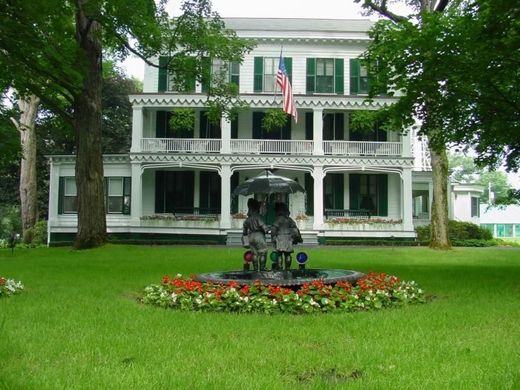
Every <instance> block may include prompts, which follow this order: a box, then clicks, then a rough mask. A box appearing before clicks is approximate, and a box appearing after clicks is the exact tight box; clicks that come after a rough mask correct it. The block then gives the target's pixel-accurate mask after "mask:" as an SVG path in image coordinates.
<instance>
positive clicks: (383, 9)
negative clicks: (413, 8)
mask: <svg viewBox="0 0 520 390" xmlns="http://www.w3.org/2000/svg"><path fill="white" fill-rule="evenodd" d="M386 1H387V0H383V1H382V2H381V5H378V4H375V3H374V2H373V1H371V0H365V2H364V3H363V6H364V7H368V8H370V9H371V10H372V11H375V12H377V13H379V14H380V15H382V16H385V17H387V18H388V19H390V20H392V21H393V22H395V23H400V22H405V21H406V20H407V19H406V18H405V17H404V16H401V15H397V14H394V13H393V12H391V11H390V10H389V9H388V8H387V6H386Z"/></svg>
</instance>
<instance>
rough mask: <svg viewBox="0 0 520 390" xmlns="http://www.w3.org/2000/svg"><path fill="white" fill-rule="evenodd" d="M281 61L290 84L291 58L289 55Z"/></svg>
mask: <svg viewBox="0 0 520 390" xmlns="http://www.w3.org/2000/svg"><path fill="white" fill-rule="evenodd" d="M283 63H284V65H285V70H286V71H287V75H288V76H289V82H290V83H291V84H292V58H291V57H286V58H284V59H283Z"/></svg>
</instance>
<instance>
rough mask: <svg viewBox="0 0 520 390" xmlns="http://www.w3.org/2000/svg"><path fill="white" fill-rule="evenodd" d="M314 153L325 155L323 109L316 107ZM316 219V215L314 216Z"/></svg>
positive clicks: (313, 115) (313, 138) (313, 135)
mask: <svg viewBox="0 0 520 390" xmlns="http://www.w3.org/2000/svg"><path fill="white" fill-rule="evenodd" d="M312 140H313V142H314V143H313V145H314V148H313V151H312V154H315V155H320V156H323V109H322V108H315V109H314V110H313V112H312ZM314 218H315V219H314V220H316V217H314Z"/></svg>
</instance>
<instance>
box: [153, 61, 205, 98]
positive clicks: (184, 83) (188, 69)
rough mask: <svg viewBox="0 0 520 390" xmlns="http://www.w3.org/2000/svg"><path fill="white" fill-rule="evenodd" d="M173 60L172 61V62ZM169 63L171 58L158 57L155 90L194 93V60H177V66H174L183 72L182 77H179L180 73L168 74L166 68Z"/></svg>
mask: <svg viewBox="0 0 520 390" xmlns="http://www.w3.org/2000/svg"><path fill="white" fill-rule="evenodd" d="M175 60H176V59H173V61H175ZM171 61H172V58H170V57H165V56H161V57H159V77H158V85H157V90H158V91H159V92H165V91H168V92H184V93H186V92H195V79H196V60H195V59H194V58H184V59H181V58H178V64H176V65H175V69H180V71H181V72H182V71H183V72H184V75H183V77H180V75H181V74H182V73H181V72H176V73H175V74H170V73H169V72H168V69H167V66H168V65H169V63H170V62H171Z"/></svg>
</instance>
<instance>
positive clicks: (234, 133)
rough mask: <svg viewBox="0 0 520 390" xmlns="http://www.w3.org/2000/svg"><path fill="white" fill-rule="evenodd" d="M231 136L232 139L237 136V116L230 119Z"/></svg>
mask: <svg viewBox="0 0 520 390" xmlns="http://www.w3.org/2000/svg"><path fill="white" fill-rule="evenodd" d="M231 138H232V139H237V138H238V117H236V118H234V119H233V120H232V121H231Z"/></svg>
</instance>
